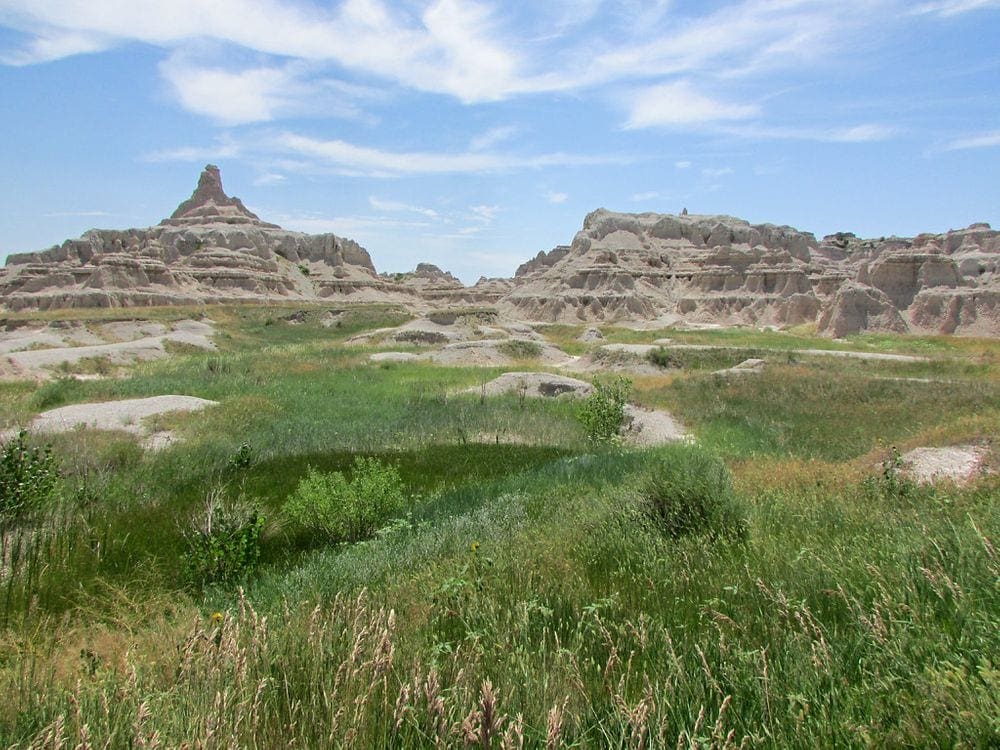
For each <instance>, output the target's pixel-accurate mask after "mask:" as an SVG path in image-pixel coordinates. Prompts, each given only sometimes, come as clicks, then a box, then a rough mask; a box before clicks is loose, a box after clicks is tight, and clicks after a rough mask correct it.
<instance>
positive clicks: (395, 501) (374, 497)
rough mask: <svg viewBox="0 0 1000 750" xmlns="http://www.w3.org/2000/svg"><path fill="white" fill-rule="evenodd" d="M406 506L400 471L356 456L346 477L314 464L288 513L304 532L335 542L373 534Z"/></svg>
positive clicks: (364, 537)
mask: <svg viewBox="0 0 1000 750" xmlns="http://www.w3.org/2000/svg"><path fill="white" fill-rule="evenodd" d="M405 506H406V495H405V493H404V488H403V480H402V479H401V478H400V476H399V470H398V469H397V468H396V467H395V466H392V465H391V464H385V463H382V462H381V461H379V460H378V459H376V458H358V459H357V460H356V461H355V462H354V467H353V469H352V471H351V479H350V480H348V478H347V477H345V476H344V474H343V473H341V472H339V471H334V472H331V473H328V474H324V473H321V472H318V471H315V470H313V469H310V470H309V473H308V474H307V475H306V476H305V478H303V479H302V480H301V481H300V482H299V484H298V486H297V487H296V488H295V491H294V492H293V493H292V494H291V496H290V497H289V498H288V501H287V502H286V503H285V506H284V512H285V515H287V516H288V518H289V519H291V520H292V521H293V522H294V523H296V524H297V525H299V526H301V527H302V528H303V529H305V530H306V531H308V532H310V533H312V534H314V535H316V536H318V537H321V538H324V539H326V540H328V541H331V542H357V541H360V540H362V539H368V538H370V537H372V536H373V535H374V534H375V532H376V531H377V530H378V529H379V528H381V527H382V526H383V525H385V523H386V522H387V521H389V520H390V519H391V518H392V517H393V516H395V515H397V514H398V513H399V512H401V511H402V510H403V509H404V508H405Z"/></svg>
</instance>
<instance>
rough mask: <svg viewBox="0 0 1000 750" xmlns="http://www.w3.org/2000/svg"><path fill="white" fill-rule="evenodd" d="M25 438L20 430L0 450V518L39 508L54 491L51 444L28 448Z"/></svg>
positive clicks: (54, 467)
mask: <svg viewBox="0 0 1000 750" xmlns="http://www.w3.org/2000/svg"><path fill="white" fill-rule="evenodd" d="M26 438H27V433H26V432H25V431H24V430H21V432H19V433H18V434H17V436H16V437H15V438H13V439H11V440H9V441H7V442H6V443H5V444H4V445H3V448H2V450H0V518H7V519H11V518H17V517H19V516H21V515H23V514H24V513H28V512H30V511H32V510H36V509H39V508H42V507H44V506H45V505H46V504H47V503H48V501H49V500H50V499H51V498H52V496H53V495H54V494H55V490H56V484H57V482H58V479H59V475H58V473H57V472H56V465H55V459H54V458H53V457H52V447H51V446H48V445H46V446H45V447H44V448H32V447H29V446H28V445H27V443H26Z"/></svg>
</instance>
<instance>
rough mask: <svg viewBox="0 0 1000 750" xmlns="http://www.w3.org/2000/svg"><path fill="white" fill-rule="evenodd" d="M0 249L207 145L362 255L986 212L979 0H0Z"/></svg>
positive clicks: (420, 257)
mask: <svg viewBox="0 0 1000 750" xmlns="http://www.w3.org/2000/svg"><path fill="white" fill-rule="evenodd" d="M0 113H2V117H0V168H2V174H3V179H2V184H0V256H3V257H6V255H7V254H9V253H13V252H26V251H33V250H40V249H44V248H46V247H49V246H52V245H54V244H57V243H60V242H62V241H63V240H65V239H67V238H72V237H77V236H79V235H80V234H81V233H83V232H84V231H86V230H87V229H90V228H93V227H99V228H109V229H113V228H127V227H145V226H150V225H153V224H156V223H157V222H159V221H160V220H161V219H163V218H164V217H166V216H169V215H170V214H171V213H172V212H173V210H174V209H175V208H176V206H177V205H178V204H179V203H180V202H181V201H182V200H184V199H185V198H187V197H188V196H189V195H190V193H191V191H192V190H193V189H194V186H195V184H196V182H197V178H198V174H199V172H200V171H201V169H202V168H203V167H204V165H205V164H207V163H213V164H217V165H219V167H220V168H221V170H222V177H223V184H224V186H225V188H226V191H227V192H228V193H229V194H230V195H237V196H239V197H240V198H241V199H242V200H243V201H244V203H245V204H246V205H247V206H248V207H249V208H250V209H251V210H253V211H255V212H256V213H257V214H258V215H259V216H261V218H263V219H265V220H267V221H272V222H275V223H278V224H280V225H282V226H284V227H286V228H288V229H295V230H300V231H305V232H313V233H315V232H334V233H336V234H338V235H341V236H344V237H349V238H351V239H354V240H357V241H358V242H360V243H361V244H362V245H363V246H365V247H366V248H367V249H368V250H369V252H370V253H371V255H372V259H373V261H374V263H375V266H376V268H377V269H378V270H379V271H388V272H395V271H405V270H410V269H412V268H414V267H415V265H416V264H417V263H418V262H431V263H435V264H437V265H439V266H441V267H442V268H444V269H446V270H450V271H452V272H453V273H455V274H456V275H457V276H459V277H460V278H461V279H463V280H464V281H466V282H474V281H475V280H476V279H477V278H478V277H479V276H480V275H483V276H510V275H512V274H513V272H514V270H515V268H516V267H517V266H518V265H519V264H520V263H522V262H524V261H525V260H527V259H528V258H530V257H532V256H534V255H535V254H537V253H538V251H539V250H549V249H551V248H552V247H554V246H555V245H558V244H568V243H569V242H570V241H571V240H572V238H573V235H574V233H575V232H576V231H578V230H579V229H580V227H581V226H582V224H583V220H584V217H585V216H586V214H587V213H588V212H590V211H592V210H594V209H596V208H599V207H605V208H609V209H612V210H616V211H625V212H642V211H655V212H660V213H679V212H680V211H681V210H682V209H684V208H687V209H688V210H689V211H690V212H691V213H705V214H729V215H733V216H738V217H741V218H744V219H747V220H748V221H751V222H753V223H765V222H769V223H774V224H788V225H791V226H794V227H796V228H798V229H801V230H804V231H811V232H814V233H816V235H817V236H820V237H822V236H823V235H825V234H829V233H832V232H835V231H852V232H855V233H856V234H858V235H859V236H864V237H880V236H888V235H893V234H895V235H902V236H912V235H914V234H918V233H920V232H943V231H946V230H948V229H953V228H960V227H964V226H967V225H969V224H971V223H973V222H981V221H986V222H991V223H992V224H993V225H994V226H997V225H1000V187H998V186H1000V0H927V1H925V0H909V1H906V0H836V2H833V1H832V0H702V1H701V2H691V1H689V0H618V1H617V2H611V1H605V0H574V1H570V0H545V2H538V1H537V0H531V1H529V2H500V1H499V0H394V1H390V0H322V1H319V0H211V2H207V1H206V0H169V1H162V2H152V1H146V0H0Z"/></svg>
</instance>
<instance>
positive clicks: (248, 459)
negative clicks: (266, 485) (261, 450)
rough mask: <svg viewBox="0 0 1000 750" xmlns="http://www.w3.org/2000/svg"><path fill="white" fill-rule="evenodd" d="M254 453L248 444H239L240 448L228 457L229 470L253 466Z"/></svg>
mask: <svg viewBox="0 0 1000 750" xmlns="http://www.w3.org/2000/svg"><path fill="white" fill-rule="evenodd" d="M253 461H254V453H253V446H252V445H250V443H247V442H243V443H240V447H239V448H237V449H236V451H235V452H234V453H233V455H231V456H230V457H229V467H230V468H231V469H246V468H249V467H250V466H252V465H253Z"/></svg>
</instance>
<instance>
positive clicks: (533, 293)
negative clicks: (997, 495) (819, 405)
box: [501, 209, 1000, 336]
mask: <svg viewBox="0 0 1000 750" xmlns="http://www.w3.org/2000/svg"><path fill="white" fill-rule="evenodd" d="M998 268H1000V232H996V231H993V230H992V229H991V228H990V227H989V225H988V224H974V225H973V226H971V227H969V228H968V229H963V230H959V231H953V232H947V233H945V234H940V235H932V234H924V235H920V236H918V237H915V238H913V239H907V238H898V237H891V238H888V239H886V238H881V239H879V240H863V239H859V238H857V237H856V236H854V235H853V234H849V233H839V234H835V235H830V236H828V237H825V238H824V239H823V240H822V241H820V242H818V241H817V240H816V238H815V237H814V236H813V235H812V234H809V233H807V232H800V231H798V230H796V229H793V228H791V227H787V226H774V225H771V224H758V225H751V224H749V223H748V222H746V221H743V220H741V219H736V218H733V217H729V216H697V215H687V214H682V215H680V216H673V215H663V214H653V213H644V214H621V213H614V212H611V211H607V210H604V209H600V210H598V211H595V212H593V213H591V214H590V215H588V216H587V218H586V220H585V221H584V226H583V229H582V230H581V231H580V232H578V233H577V235H576V237H575V238H574V239H573V243H572V244H571V245H569V246H559V247H557V248H555V249H554V250H552V251H551V252H549V253H539V254H538V255H537V256H536V257H535V258H533V259H532V260H530V261H528V262H527V263H525V264H523V265H522V266H521V267H520V268H518V270H517V273H516V275H515V278H514V280H513V283H514V288H513V289H512V290H511V291H510V293H508V294H507V295H505V296H504V297H503V298H502V300H501V306H502V307H504V308H505V312H507V313H508V314H511V315H517V316H519V317H522V318H525V319H529V320H541V321H559V322H582V321H610V322H619V321H620V322H633V323H635V322H646V321H656V322H658V323H661V324H670V323H676V322H682V321H683V322H687V323H716V324H723V325H733V324H751V325H779V326H785V325H796V324H800V323H813V322H815V323H817V324H818V328H819V330H820V331H821V332H823V333H826V334H828V335H832V336H843V335H847V334H850V333H856V332H858V331H863V330H880V331H895V332H906V331H913V332H922V333H931V332H933V333H960V334H971V335H987V336H995V335H1000V273H998Z"/></svg>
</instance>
